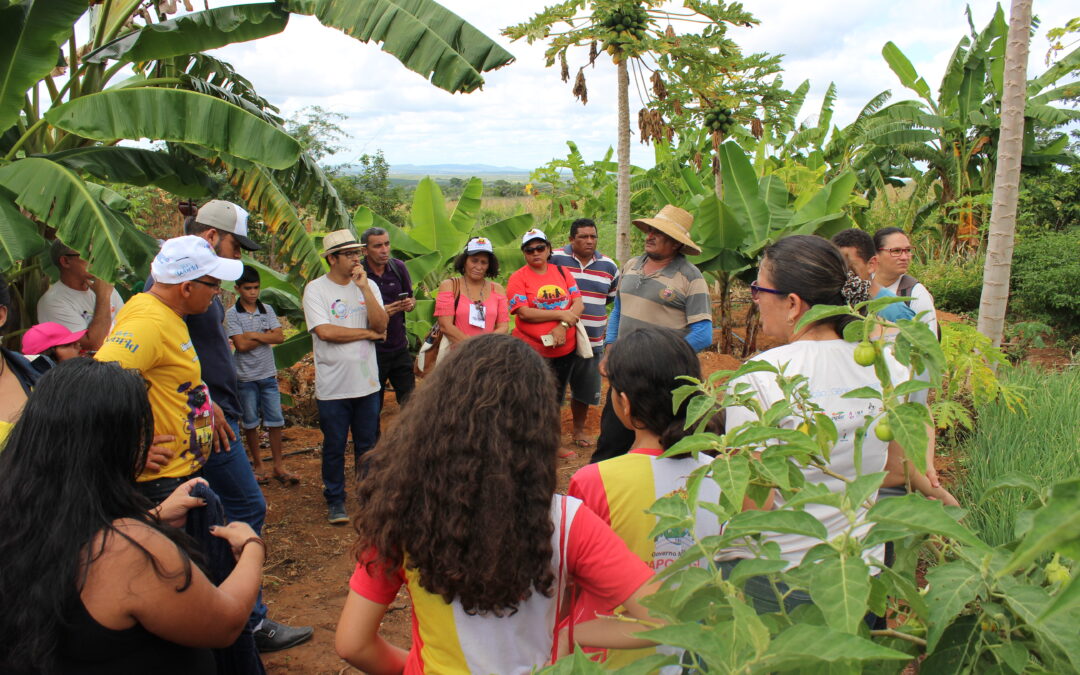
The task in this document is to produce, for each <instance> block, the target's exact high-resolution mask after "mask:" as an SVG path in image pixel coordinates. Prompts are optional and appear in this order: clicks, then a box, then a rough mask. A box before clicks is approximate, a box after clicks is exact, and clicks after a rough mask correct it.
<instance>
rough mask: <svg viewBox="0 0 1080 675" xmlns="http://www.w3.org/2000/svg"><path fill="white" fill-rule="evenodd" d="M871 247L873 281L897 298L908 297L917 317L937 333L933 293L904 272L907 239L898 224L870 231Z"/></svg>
mask: <svg viewBox="0 0 1080 675" xmlns="http://www.w3.org/2000/svg"><path fill="white" fill-rule="evenodd" d="M874 248H876V249H877V254H878V264H877V273H876V274H874V280H875V281H877V282H878V284H880V285H881V287H882V288H887V289H888V290H890V291H892V292H893V293H895V294H896V295H898V296H900V297H909V298H911V299H910V300H908V301H907V304H908V306H909V307H911V309H912V311H914V312H915V315H916V316H918V315H919V314H920V313H921V312H926V313H925V314H923V315H922V316H919V320H920V321H922V322H923V323H925V324H926V325H927V326H929V327H930V330H931V331H933V332H934V333H938V322H937V312H936V311H935V310H934V296H932V295H930V291H928V290H926V286H923V285H922V284H920V283H919V282H918V281H917V280H916V279H915V278H914V277H912V276H910V275H909V274H908V273H907V271H908V268H909V267H910V266H911V258H912V248H911V240H910V239H908V236H907V235H906V234H905V233H904V231H903V230H901V229H900V228H899V227H885V228H882V229H880V230H878V231H877V232H875V233H874Z"/></svg>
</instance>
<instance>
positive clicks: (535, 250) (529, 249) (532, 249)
mask: <svg viewBox="0 0 1080 675" xmlns="http://www.w3.org/2000/svg"><path fill="white" fill-rule="evenodd" d="M546 249H547V244H538V245H537V246H528V247H526V248H523V249H521V250H522V252H524V253H539V252H540V251H544V250H546Z"/></svg>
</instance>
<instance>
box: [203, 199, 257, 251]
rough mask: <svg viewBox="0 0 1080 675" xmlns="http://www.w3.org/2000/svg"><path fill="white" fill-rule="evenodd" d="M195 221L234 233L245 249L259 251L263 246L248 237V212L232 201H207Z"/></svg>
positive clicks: (241, 246)
mask: <svg viewBox="0 0 1080 675" xmlns="http://www.w3.org/2000/svg"><path fill="white" fill-rule="evenodd" d="M195 222H196V223H199V224H200V225H208V226H210V227H213V228H217V229H219V230H221V231H222V232H230V233H232V235H233V236H234V237H236V241H237V242H239V243H240V248H242V249H244V250H245V251H258V250H259V249H261V248H262V246H259V245H258V244H256V243H255V242H253V241H252V240H250V239H248V236H247V233H248V212H247V211H245V210H244V209H242V208H240V207H239V206H237V205H236V204H233V203H232V202H227V201H225V200H223V199H213V200H211V201H208V202H206V203H205V204H203V205H202V207H201V208H200V209H199V212H198V213H197V214H195Z"/></svg>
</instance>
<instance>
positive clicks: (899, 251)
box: [878, 246, 914, 258]
mask: <svg viewBox="0 0 1080 675" xmlns="http://www.w3.org/2000/svg"><path fill="white" fill-rule="evenodd" d="M878 250H879V251H885V252H886V253H888V254H889V255H891V256H892V257H894V258H899V257H900V256H902V255H911V252H912V251H913V250H914V249H913V248H911V247H910V246H907V247H897V248H879V249H878Z"/></svg>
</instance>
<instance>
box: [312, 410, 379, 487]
mask: <svg viewBox="0 0 1080 675" xmlns="http://www.w3.org/2000/svg"><path fill="white" fill-rule="evenodd" d="M379 397H380V392H375V393H373V394H368V395H367V396H361V397H358V398H340V399H331V400H325V401H324V400H316V403H317V404H318V406H319V428H320V429H322V433H323V447H322V479H323V497H325V498H326V503H327V504H330V505H334V504H344V503H345V442H346V440H347V439H348V437H349V431H350V430H351V431H352V439H353V453H354V456H355V458H356V468H357V470H358V471H359V469H360V456H361V455H363V454H364V453H365V452H367V451H368V450H370V449H371V447H372V446H373V445H375V437H376V433H377V431H378V429H379Z"/></svg>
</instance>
